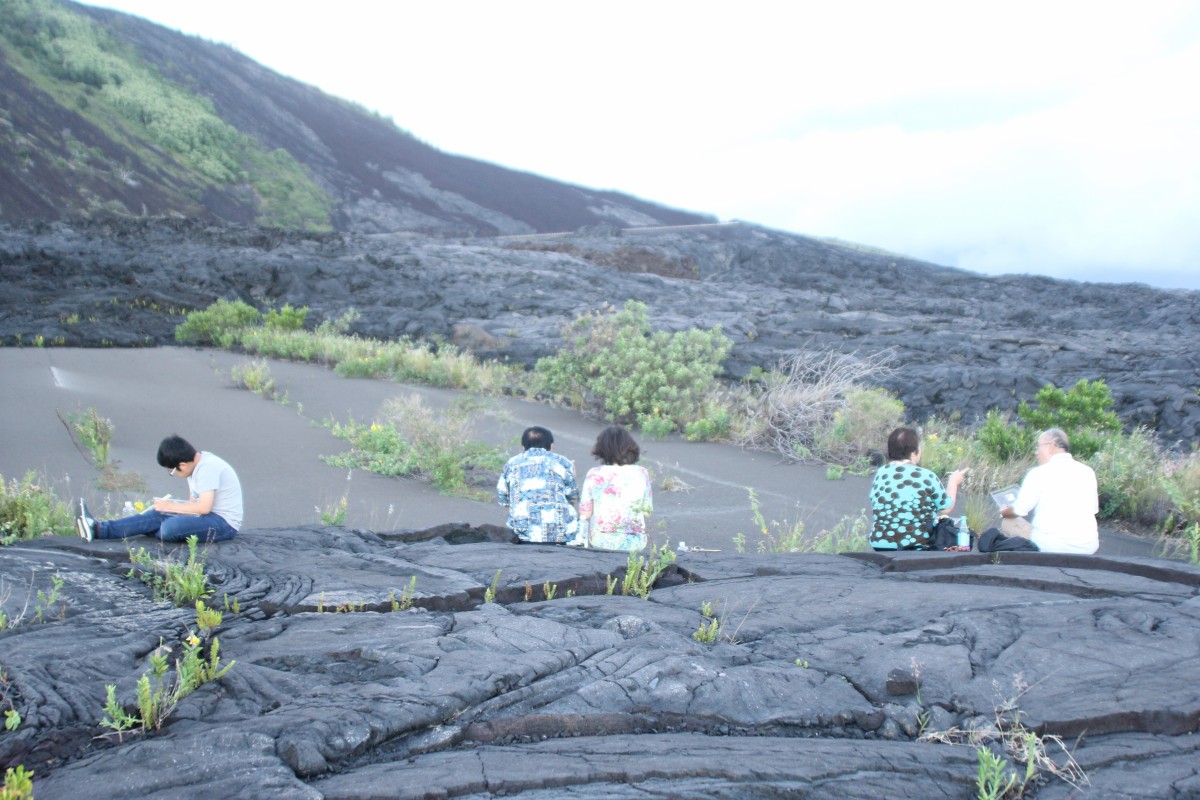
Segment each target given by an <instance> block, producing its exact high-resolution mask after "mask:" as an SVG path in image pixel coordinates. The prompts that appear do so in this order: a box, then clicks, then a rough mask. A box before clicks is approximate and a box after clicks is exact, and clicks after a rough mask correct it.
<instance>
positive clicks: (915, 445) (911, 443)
mask: <svg viewBox="0 0 1200 800" xmlns="http://www.w3.org/2000/svg"><path fill="white" fill-rule="evenodd" d="M920 449H921V437H920V436H918V435H917V432H916V431H914V430H913V429H912V428H896V430H894V431H892V435H891V436H889V437H888V460H889V461H903V460H904V459H906V458H909V457H910V456H912V454H913V453H915V452H917V451H918V450H920Z"/></svg>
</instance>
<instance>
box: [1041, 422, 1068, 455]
mask: <svg viewBox="0 0 1200 800" xmlns="http://www.w3.org/2000/svg"><path fill="white" fill-rule="evenodd" d="M1043 436H1044V437H1046V439H1048V440H1050V441H1051V442H1053V443H1054V446H1055V447H1057V448H1058V449H1059V450H1064V451H1066V452H1068V453H1069V452H1071V440H1070V439H1068V438H1067V434H1066V432H1065V431H1063V430H1062V429H1061V428H1050V429H1048V430H1044V431H1042V432H1041V434H1039V435H1038V438H1039V439H1041V438H1042V437H1043Z"/></svg>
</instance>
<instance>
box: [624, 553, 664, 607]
mask: <svg viewBox="0 0 1200 800" xmlns="http://www.w3.org/2000/svg"><path fill="white" fill-rule="evenodd" d="M674 561H675V551H674V550H672V549H671V548H670V546H669V545H665V544H664V545H663V546H662V547H660V548H654V549H652V550H651V551H650V554H649V555H648V556H640V555H638V554H637V553H633V552H631V553H630V554H629V559H628V560H627V561H626V563H625V577H624V579H623V580H622V581H621V594H623V595H626V596H630V595H632V596H634V597H640V598H642V599H643V600H645V599H646V598H648V597H649V596H650V590H651V589H652V588H654V583H655V581H657V580H658V578H659V576H660V575H662V574H663V572H664V571H666V569H667V567H669V566H670V565H671V564H672V563H673V562H674Z"/></svg>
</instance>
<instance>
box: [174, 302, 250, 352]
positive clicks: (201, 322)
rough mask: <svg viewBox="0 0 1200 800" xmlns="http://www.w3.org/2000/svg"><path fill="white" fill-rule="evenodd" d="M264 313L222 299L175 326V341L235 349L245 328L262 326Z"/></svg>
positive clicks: (195, 312) (241, 303)
mask: <svg viewBox="0 0 1200 800" xmlns="http://www.w3.org/2000/svg"><path fill="white" fill-rule="evenodd" d="M261 320H262V314H260V313H259V312H258V309H256V308H254V307H253V306H251V305H249V304H247V303H244V302H242V301H241V300H234V301H232V302H230V301H228V300H218V301H217V302H215V303H213V304H212V305H211V306H209V307H208V308H206V309H203V310H200V311H191V312H188V315H187V319H186V320H184V321H183V322H181V323H180V324H179V325H177V326H176V327H175V340H176V341H178V342H183V343H184V344H215V345H220V346H221V347H231V346H232V345H234V344H235V343H236V342H237V337H238V335H239V334H240V333H241V331H242V329H243V328H249V327H251V326H254V325H258V324H259V322H260V321H261Z"/></svg>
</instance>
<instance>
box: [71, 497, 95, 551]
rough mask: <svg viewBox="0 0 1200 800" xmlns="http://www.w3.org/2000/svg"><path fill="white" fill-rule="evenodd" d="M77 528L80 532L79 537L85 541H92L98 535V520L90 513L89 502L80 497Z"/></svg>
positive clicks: (76, 520)
mask: <svg viewBox="0 0 1200 800" xmlns="http://www.w3.org/2000/svg"><path fill="white" fill-rule="evenodd" d="M75 530H76V531H78V533H79V538H80V539H83V540H84V541H85V542H90V541H92V539H94V538H95V536H96V520H94V519H92V515H91V514H89V513H88V507H87V503H85V502H84V501H83V498H82V497H81V498H79V514H78V515H76V517H75Z"/></svg>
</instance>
